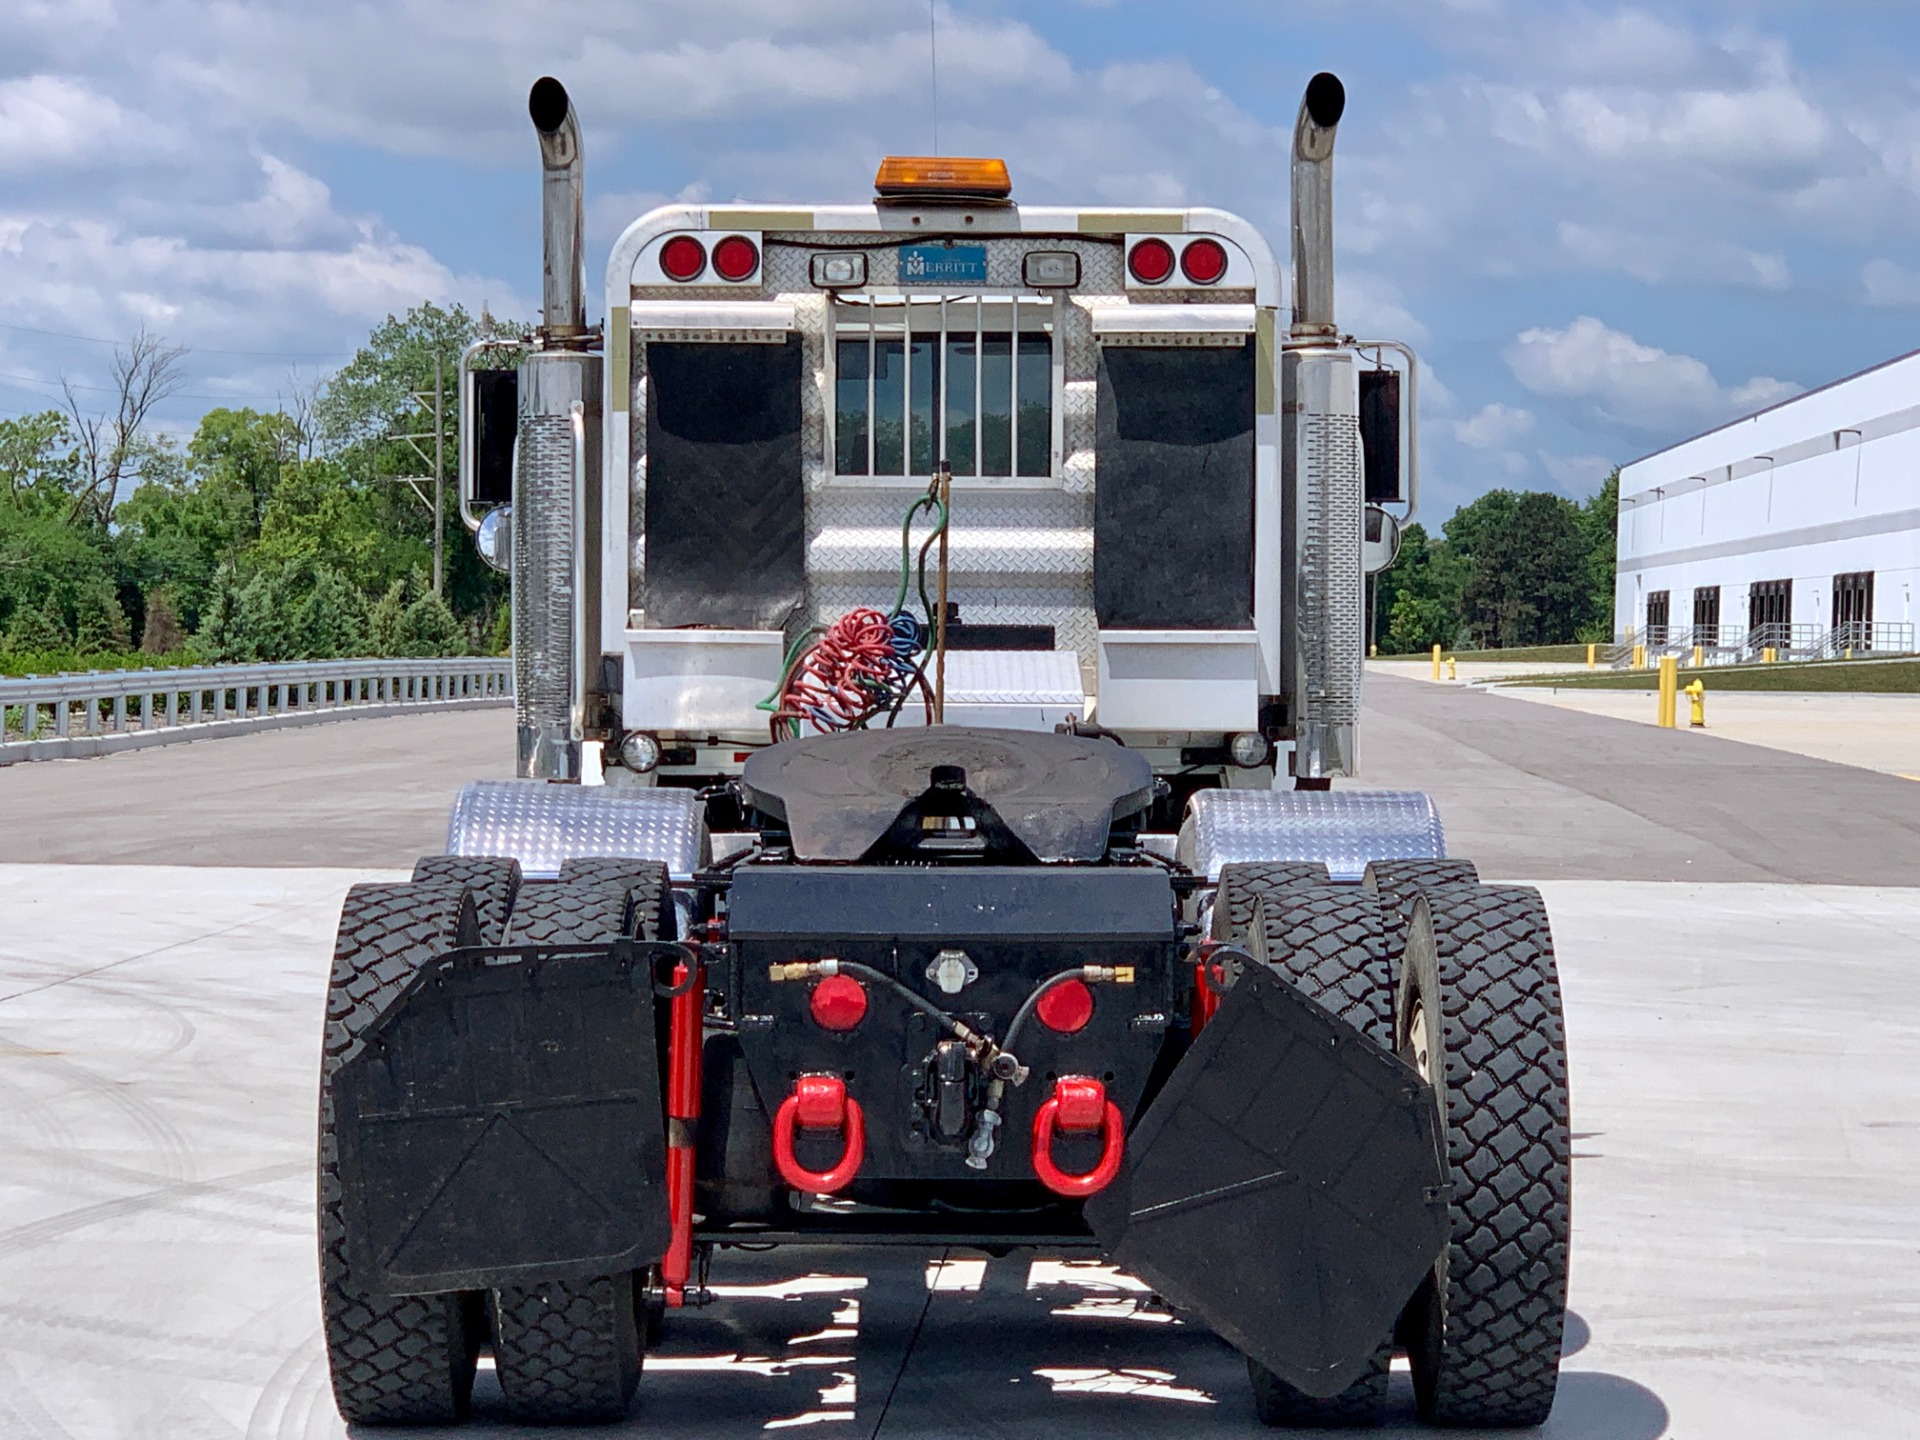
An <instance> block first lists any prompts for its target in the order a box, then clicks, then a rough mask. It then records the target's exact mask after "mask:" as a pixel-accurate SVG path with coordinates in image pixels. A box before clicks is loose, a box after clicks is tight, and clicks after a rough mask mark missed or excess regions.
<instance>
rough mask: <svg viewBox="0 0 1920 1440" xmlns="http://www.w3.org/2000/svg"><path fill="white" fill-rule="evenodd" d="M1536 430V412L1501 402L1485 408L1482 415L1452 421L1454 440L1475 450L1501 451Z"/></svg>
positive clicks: (1483, 407)
mask: <svg viewBox="0 0 1920 1440" xmlns="http://www.w3.org/2000/svg"><path fill="white" fill-rule="evenodd" d="M1532 431H1533V412H1532V411H1531V410H1522V409H1520V408H1519V407H1518V406H1514V405H1502V404H1500V403H1499V402H1498V401H1495V402H1493V403H1492V404H1490V405H1485V406H1482V407H1481V409H1480V413H1479V414H1477V415H1474V416H1472V417H1471V418H1469V419H1466V420H1455V421H1454V422H1453V438H1454V439H1456V440H1458V441H1459V442H1460V443H1461V444H1462V445H1471V446H1472V447H1473V448H1474V449H1476V450H1501V449H1506V448H1507V447H1509V446H1511V445H1512V444H1513V443H1514V442H1515V441H1517V440H1520V439H1521V438H1523V437H1524V436H1526V435H1529V434H1531V433H1532Z"/></svg>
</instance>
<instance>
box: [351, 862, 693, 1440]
mask: <svg viewBox="0 0 1920 1440" xmlns="http://www.w3.org/2000/svg"><path fill="white" fill-rule="evenodd" d="M667 899H668V895H667V876H666V871H665V868H664V867H663V866H660V865H657V864H653V863H651V862H648V861H634V860H619V861H598V860H586V861H572V862H569V863H568V865H567V867H566V868H563V869H562V871H561V874H560V878H559V880H557V881H553V882H530V883H527V884H524V885H523V884H522V881H521V876H520V867H519V865H518V863H517V862H515V861H512V860H496V859H489V858H486V857H475V856H456V855H434V856H428V857H426V858H425V859H423V860H421V861H420V863H419V864H418V865H417V866H416V867H415V869H414V877H413V882H412V883H410V884H402V885H356V886H354V887H353V888H352V889H351V890H350V891H349V892H348V894H347V898H346V902H345V904H344V905H343V906H342V909H341V917H340V930H339V937H338V940H337V942H336V946H335V951H334V965H333V973H332V977H331V980H330V983H329V987H328V996H327V1029H326V1042H325V1047H324V1054H323V1059H322V1066H321V1094H320V1166H319V1179H320V1207H319V1208H320V1215H319V1219H320V1268H321V1309H322V1315H323V1321H324V1331H325V1337H326V1344H327V1358H328V1365H329V1369H330V1371H331V1373H332V1379H333V1391H334V1399H335V1402H336V1404H337V1405H338V1407H339V1410H340V1414H341V1416H342V1418H343V1419H345V1420H347V1421H348V1422H349V1423H353V1424H362V1425H394V1424H400V1425H427V1424H439V1425H446V1424H453V1423H456V1422H458V1421H459V1420H461V1419H463V1418H464V1417H465V1415H466V1413H467V1410H468V1407H469V1402H470V1398H471V1395H472V1390H473V1379H474V1373H475V1369H476V1366H477V1363H478V1360H479V1357H480V1355H481V1353H482V1351H483V1350H484V1349H488V1348H491V1350H492V1353H493V1358H494V1369H495V1373H496V1375H497V1377H498V1379H499V1382H500V1389H501V1393H502V1396H503V1397H504V1399H505V1402H506V1408H507V1411H508V1413H509V1415H510V1416H511V1417H512V1418H513V1419H514V1420H516V1421H518V1422H519V1423H522V1424H583V1423H594V1422H609V1421H617V1420H619V1419H622V1418H624V1417H625V1415H626V1413H627V1409H628V1406H629V1404H630V1402H631V1400H632V1397H633V1393H634V1389H635V1387H636V1385H637V1384H638V1382H639V1378H640V1368H641V1363H642V1357H643V1353H644V1348H645V1339H646V1330H647V1324H646V1319H647V1317H646V1314H645V1309H644V1295H645V1289H646V1287H645V1277H644V1276H643V1275H635V1274H631V1273H628V1274H620V1275H603V1276H594V1277H590V1278H587V1279H582V1280H566V1281H555V1282H551V1283H546V1284H534V1285H519V1286H509V1287H503V1288H501V1289H497V1290H492V1291H480V1292H473V1293H454V1294H446V1295H427V1296H378V1295H374V1294H372V1293H371V1292H370V1291H368V1290H367V1289H366V1288H365V1287H363V1286H358V1285H356V1284H355V1283H354V1281H353V1278H352V1276H351V1274H350V1273H349V1270H348V1266H347V1260H346V1238H347V1237H346V1222H345V1217H344V1213H343V1210H342V1204H341V1188H340V1175H339V1166H338V1149H337V1145H336V1142H335V1138H334V1132H333V1102H332V1088H331V1087H332V1080H333V1076H334V1074H335V1073H336V1072H337V1071H338V1070H339V1068H340V1066H341V1065H342V1064H344V1063H345V1061H346V1060H347V1058H348V1057H349V1056H350V1055H351V1054H352V1053H353V1051H354V1049H355V1048H357V1045H358V1043H359V1037H360V1035H361V1034H362V1033H363V1032H365V1031H366V1030H367V1029H368V1028H369V1027H371V1026H372V1025H373V1023H374V1022H375V1021H376V1020H377V1019H378V1017H379V1016H380V1014H381V1013H382V1012H383V1011H384V1010H385V1009H386V1007H387V1006H388V1005H389V1004H390V1003H391V1002H392V1001H393V1000H394V999H395V998H396V997H397V996H398V995H399V993H400V991H401V990H402V989H403V988H404V987H405V985H406V983H407V982H408V981H409V980H411V979H412V978H413V976H414V975H415V974H416V973H417V972H418V971H419V969H420V968H421V967H422V966H423V965H425V964H427V963H429V962H430V961H431V960H432V959H433V958H434V957H436V956H437V955H439V954H442V953H444V952H445V951H446V950H447V949H449V948H451V947H453V946H456V945H471V944H565V943H569V942H574V941H580V942H588V941H596V940H602V939H605V938H607V937H609V936H612V935H631V936H634V937H635V938H638V939H645V940H650V939H657V938H660V937H662V936H663V935H667V934H670V933H671V929H670V926H669V923H668V918H667V917H668V913H669V912H668V908H667Z"/></svg>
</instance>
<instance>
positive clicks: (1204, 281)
mask: <svg viewBox="0 0 1920 1440" xmlns="http://www.w3.org/2000/svg"><path fill="white" fill-rule="evenodd" d="M715 258H716V260H717V259H718V257H717V256H716V257H715ZM1180 271H1181V273H1182V274H1184V275H1185V276H1186V277H1187V279H1189V280H1191V281H1192V282H1193V283H1194V284H1196V285H1213V284H1217V283H1218V282H1219V280H1220V277H1221V276H1222V275H1224V274H1226V273H1227V250H1226V247H1225V246H1224V245H1222V244H1221V243H1220V242H1219V241H1218V240H1196V241H1194V242H1193V243H1192V244H1191V245H1189V246H1187V248H1186V249H1184V250H1182V251H1181V252H1180Z"/></svg>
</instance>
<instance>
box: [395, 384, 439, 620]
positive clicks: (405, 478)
mask: <svg viewBox="0 0 1920 1440" xmlns="http://www.w3.org/2000/svg"><path fill="white" fill-rule="evenodd" d="M446 397H447V390H446V374H445V357H444V356H442V355H439V354H435V355H434V357H433V397H432V399H433V474H432V476H431V477H428V476H425V475H396V476H394V477H393V478H394V479H396V480H398V481H401V482H402V483H403V484H406V485H410V486H412V487H413V492H414V494H416V495H419V494H420V489H419V482H420V481H422V480H426V479H428V478H431V479H432V481H433V593H434V594H436V595H438V594H440V593H441V590H442V588H443V587H444V585H445V584H446V555H445V553H444V552H445V548H446V535H445V530H446V509H447V456H446V450H447V427H446ZM427 399H428V397H427V395H426V393H425V392H424V391H420V390H415V391H414V392H413V400H414V403H415V404H416V405H419V406H421V407H423V408H424V407H425V406H426V404H427ZM393 438H394V439H395V440H403V441H405V442H406V443H407V444H408V445H410V446H412V447H413V453H414V454H416V455H418V456H419V457H420V459H421V461H422V462H423V463H424V462H425V461H426V459H427V452H426V450H425V449H424V448H423V447H422V445H421V442H422V441H423V440H425V439H426V438H427V437H426V436H425V435H395V436H394V437H393ZM424 498H425V497H422V499H423V501H424Z"/></svg>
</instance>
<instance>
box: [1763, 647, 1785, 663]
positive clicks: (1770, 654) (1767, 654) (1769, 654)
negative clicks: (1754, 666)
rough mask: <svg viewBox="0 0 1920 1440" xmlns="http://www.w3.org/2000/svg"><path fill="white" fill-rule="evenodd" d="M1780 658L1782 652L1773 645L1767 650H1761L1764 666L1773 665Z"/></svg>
mask: <svg viewBox="0 0 1920 1440" xmlns="http://www.w3.org/2000/svg"><path fill="white" fill-rule="evenodd" d="M1779 658H1780V652H1779V651H1778V650H1776V649H1774V648H1773V646H1771V645H1769V646H1767V647H1766V648H1765V649H1763V650H1761V652H1760V663H1761V664H1762V665H1771V664H1773V663H1774V661H1776V660H1778V659H1779Z"/></svg>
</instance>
